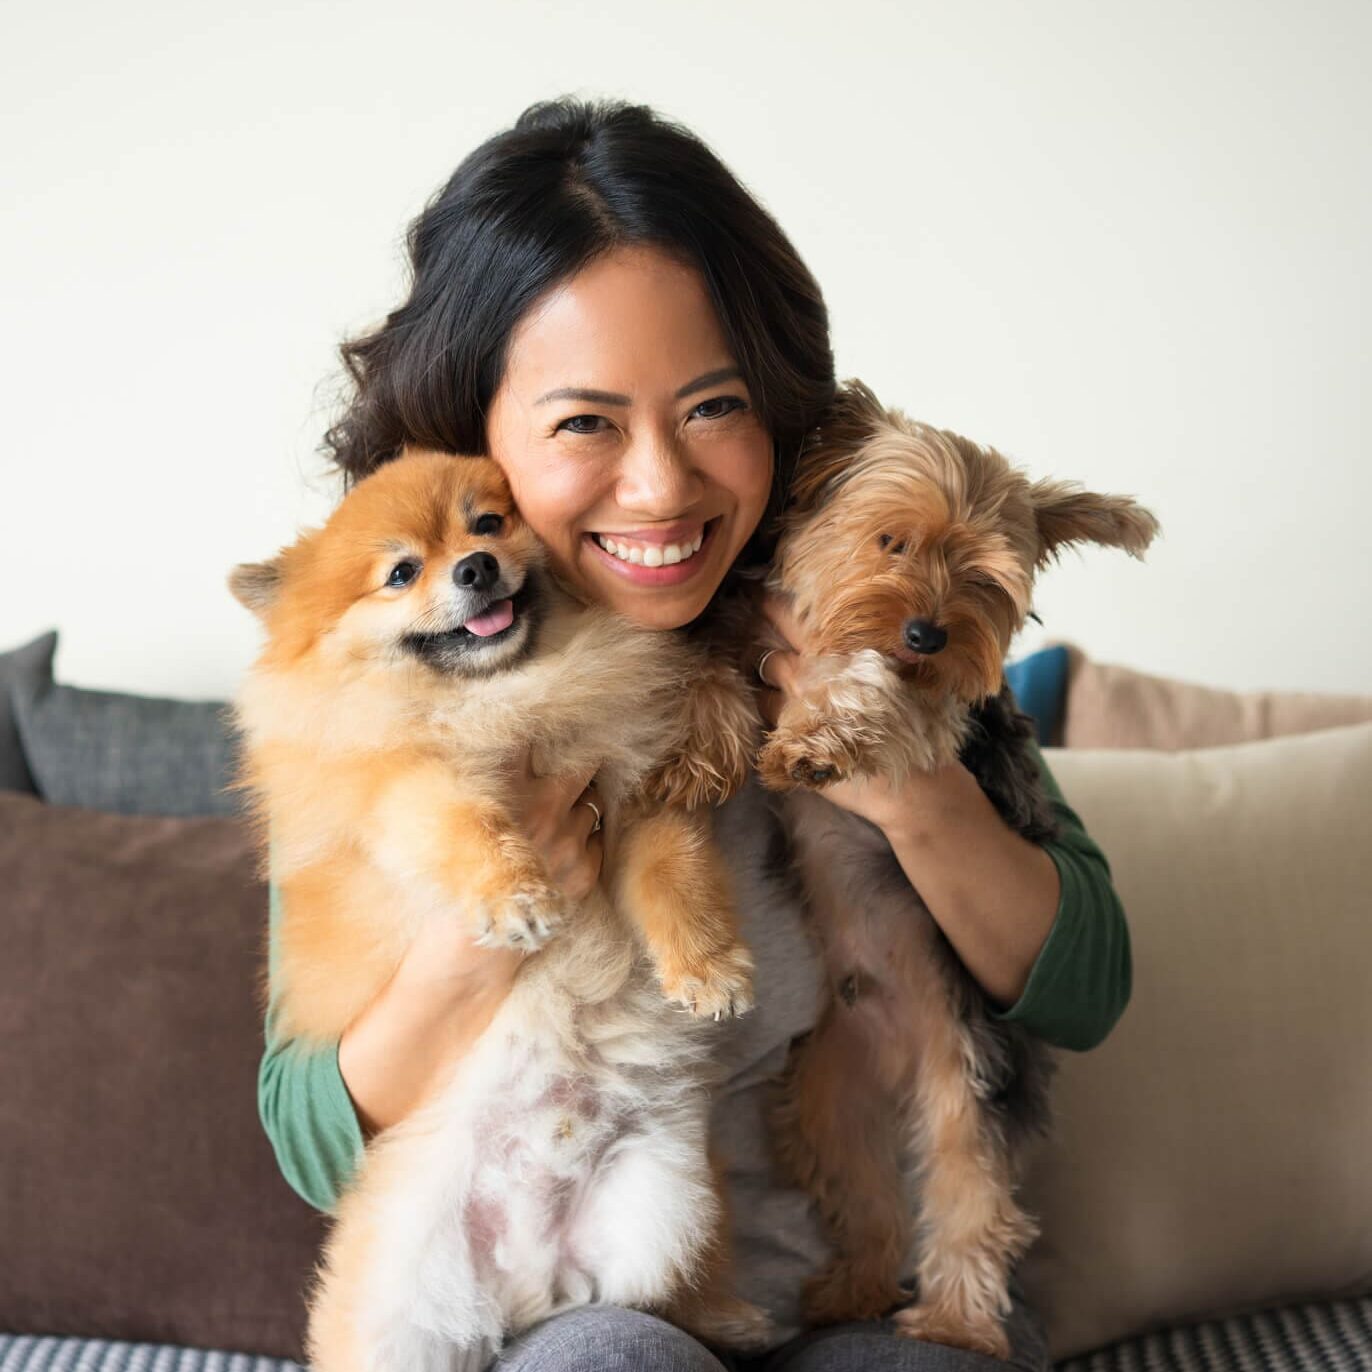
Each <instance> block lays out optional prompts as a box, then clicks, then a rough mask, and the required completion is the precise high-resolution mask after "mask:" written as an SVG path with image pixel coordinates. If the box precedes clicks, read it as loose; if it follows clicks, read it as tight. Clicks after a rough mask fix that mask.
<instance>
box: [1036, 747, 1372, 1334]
mask: <svg viewBox="0 0 1372 1372" xmlns="http://www.w3.org/2000/svg"><path fill="white" fill-rule="evenodd" d="M1048 758H1049V765H1050V767H1051V768H1052V770H1053V771H1054V773H1055V774H1056V776H1057V778H1058V781H1059V783H1060V784H1061V786H1062V788H1063V790H1064V792H1065V793H1066V794H1067V795H1068V796H1069V797H1070V798H1071V801H1072V803H1073V805H1074V806H1075V807H1076V808H1077V809H1078V811H1079V812H1080V814H1081V816H1082V818H1083V819H1084V820H1085V822H1086V824H1087V825H1088V826H1089V828H1090V830H1091V832H1092V833H1093V834H1094V835H1095V836H1096V838H1097V839H1098V840H1099V841H1100V842H1101V843H1102V844H1103V845H1104V847H1105V848H1107V849H1108V851H1109V853H1110V860H1111V864H1112V867H1113V869H1114V874H1115V879H1116V882H1117V885H1118V889H1119V893H1120V895H1121V897H1122V898H1123V900H1124V902H1125V905H1126V906H1127V907H1128V909H1129V911H1130V917H1131V918H1130V927H1131V937H1132V944H1133V962H1134V997H1133V1002H1132V1005H1131V1009H1130V1012H1129V1014H1128V1015H1127V1016H1126V1017H1125V1018H1124V1020H1123V1021H1122V1022H1121V1024H1120V1025H1119V1026H1118V1028H1117V1029H1116V1030H1115V1032H1114V1033H1113V1034H1112V1036H1111V1037H1110V1039H1109V1041H1108V1042H1106V1043H1105V1044H1103V1045H1102V1046H1101V1047H1100V1048H1099V1049H1098V1050H1097V1051H1096V1052H1095V1053H1093V1054H1090V1055H1089V1056H1086V1057H1073V1058H1065V1059H1063V1060H1062V1062H1061V1066H1060V1070H1059V1075H1058V1080H1057V1084H1056V1087H1055V1097H1054V1099H1055V1114H1056V1118H1057V1127H1056V1138H1055V1139H1054V1140H1053V1142H1052V1143H1051V1144H1050V1145H1048V1146H1045V1147H1044V1148H1042V1149H1041V1150H1040V1151H1039V1153H1038V1154H1037V1156H1036V1158H1035V1161H1034V1163H1033V1166H1032V1167H1031V1170H1030V1175H1029V1177H1028V1179H1027V1182H1026V1185H1025V1188H1024V1194H1025V1198H1026V1202H1027V1204H1028V1205H1029V1208H1030V1209H1031V1210H1032V1211H1034V1212H1036V1213H1037V1214H1038V1215H1039V1216H1040V1218H1041V1221H1042V1237H1041V1238H1040V1240H1039V1242H1038V1244H1037V1245H1036V1246H1035V1247H1034V1249H1032V1250H1031V1252H1030V1254H1029V1256H1028V1258H1027V1259H1026V1261H1025V1264H1024V1268H1023V1280H1024V1284H1025V1289H1026V1291H1027V1292H1028V1294H1029V1297H1030V1300H1031V1302H1032V1303H1033V1304H1034V1305H1035V1306H1036V1307H1037V1308H1038V1309H1040V1310H1041V1311H1042V1312H1043V1315H1044V1318H1045V1321H1046V1323H1047V1327H1048V1331H1049V1338H1050V1347H1051V1349H1052V1352H1053V1354H1054V1356H1057V1357H1061V1356H1067V1355H1071V1354H1075V1353H1078V1352H1081V1351H1084V1350H1087V1349H1090V1348H1095V1347H1098V1346H1100V1345H1102V1344H1105V1343H1107V1342H1110V1341H1112V1340H1116V1339H1121V1338H1127V1337H1131V1336H1134V1335H1136V1334H1139V1333H1142V1332H1146V1331H1148V1330H1149V1329H1151V1328H1155V1327H1157V1326H1159V1325H1164V1324H1168V1323H1171V1322H1174V1321H1180V1320H1186V1319H1193V1318H1201V1317H1205V1316H1210V1315H1219V1314H1223V1313H1224V1312H1225V1311H1228V1310H1234V1309H1238V1308H1242V1307H1246V1306H1252V1305H1256V1304H1259V1303H1265V1302H1274V1301H1279V1300H1294V1299H1301V1298H1303V1297H1307V1296H1311V1295H1315V1294H1331V1293H1333V1294H1357V1293H1360V1292H1363V1291H1366V1290H1368V1289H1369V1287H1372V1181H1370V1179H1369V1171H1368V1166H1367V1160H1368V1141H1369V1139H1372V1072H1369V1071H1368V1052H1367V1048H1368V1045H1369V1044H1372V996H1369V994H1368V989H1369V987H1370V986H1372V922H1369V920H1368V889H1369V885H1372V871H1369V846H1368V835H1369V834H1372V725H1356V726H1352V727H1347V728H1342V729H1330V730H1323V731H1320V732H1316V733H1312V734H1307V735H1303V736H1297V737H1288V738H1278V739H1271V740H1265V741H1259V742H1254V743H1247V744H1240V745H1236V746H1233V747H1226V748H1207V749H1197V750H1193V751H1189V752H1177V753H1160V752H1148V751H1129V750H1101V751H1073V750H1066V751H1052V750H1050V751H1049V753H1048Z"/></svg>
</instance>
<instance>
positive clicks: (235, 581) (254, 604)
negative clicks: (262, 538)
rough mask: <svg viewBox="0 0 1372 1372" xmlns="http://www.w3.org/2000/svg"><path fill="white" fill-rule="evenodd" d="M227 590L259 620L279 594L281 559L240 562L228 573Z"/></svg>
mask: <svg viewBox="0 0 1372 1372" xmlns="http://www.w3.org/2000/svg"><path fill="white" fill-rule="evenodd" d="M229 590H230V591H232V592H233V595H234V599H236V600H237V601H238V602H239V604H240V605H245V606H247V608H248V609H249V610H251V611H252V612H253V614H255V615H256V616H257V617H258V618H259V619H261V618H263V617H265V616H266V614H267V613H268V612H269V611H270V610H271V608H272V606H273V605H275V604H276V598H277V596H278V595H279V594H280V592H281V558H280V557H274V558H271V559H270V560H269V561H267V562H240V563H239V564H238V566H237V567H235V568H234V569H233V571H231V572H230V573H229Z"/></svg>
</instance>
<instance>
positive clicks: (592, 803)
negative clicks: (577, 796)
mask: <svg viewBox="0 0 1372 1372" xmlns="http://www.w3.org/2000/svg"><path fill="white" fill-rule="evenodd" d="M581 803H582V804H583V805H589V806H590V807H591V813H592V814H593V815H594V816H595V823H594V824H592V825H591V832H592V833H593V834H598V833H599V832H600V809H599V807H598V806H597V805H596V803H595V801H593V800H583V801H582V802H581Z"/></svg>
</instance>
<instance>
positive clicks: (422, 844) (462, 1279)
mask: <svg viewBox="0 0 1372 1372" xmlns="http://www.w3.org/2000/svg"><path fill="white" fill-rule="evenodd" d="M230 586H231V589H232V590H233V592H234V594H235V595H236V596H237V597H238V599H239V600H241V601H242V602H243V603H244V604H245V605H246V606H247V607H248V608H250V609H251V610H252V611H254V612H255V613H256V614H257V615H258V616H259V617H260V619H261V620H262V623H263V625H264V626H265V630H266V643H265V647H264V649H263V651H262V653H261V655H260V657H259V658H258V660H257V662H256V663H255V665H254V666H253V668H252V669H251V671H250V672H249V674H248V676H247V678H246V680H245V682H244V684H243V686H242V688H241V691H240V693H239V695H238V698H237V701H236V711H237V718H238V721H239V723H240V726H241V728H242V731H243V735H244V764H243V773H242V777H241V785H242V786H243V788H244V789H245V790H246V791H247V792H248V793H249V795H250V796H251V797H252V798H253V800H254V812H255V814H256V816H257V818H258V821H259V824H260V826H261V829H262V840H263V845H264V849H265V847H266V844H267V843H268V841H269V842H270V853H271V874H272V876H273V877H274V879H275V880H276V881H277V883H278V884H279V887H280V890H281V893H282V896H283V916H282V923H281V927H280V930H279V945H278V955H279V960H278V981H277V986H278V993H279V994H278V1004H279V1011H280V1031H281V1033H282V1034H283V1035H286V1036H289V1037H291V1038H295V1039H299V1040H300V1041H302V1042H304V1043H307V1044H326V1043H330V1042H336V1041H337V1040H338V1038H339V1036H340V1035H341V1034H342V1033H343V1031H344V1030H345V1029H346V1028H347V1027H348V1025H349V1024H350V1023H351V1022H352V1020H353V1019H354V1018H355V1017H356V1016H357V1015H358V1014H359V1013H360V1012H361V1010H362V1009H363V1008H364V1007H365V1006H366V1005H367V1004H368V1003H369V1002H370V1001H371V1000H372V999H373V998H374V997H375V996H376V994H377V993H378V991H379V990H380V989H381V988H382V986H383V985H384V984H385V982H386V981H387V980H388V979H389V978H390V977H391V976H392V974H393V973H394V972H395V970H396V968H397V966H398V965H399V963H400V961H401V959H402V958H403V957H404V956H405V952H406V949H407V948H408V947H409V945H410V943H411V941H412V940H413V939H414V937H415V935H416V933H417V931H419V930H420V929H421V928H422V927H423V926H424V925H425V923H426V922H427V921H432V920H456V921H460V922H461V923H462V924H463V925H464V926H465V927H466V928H467V929H469V930H470V932H471V935H472V937H473V938H474V939H475V940H476V942H478V943H481V944H485V945H489V946H508V947H514V948H519V949H523V950H525V951H526V952H528V953H530V954H533V955H532V956H529V957H528V958H527V959H526V960H525V961H524V963H523V964H522V965H521V967H520V969H519V972H518V974H517V976H516V979H515V982H514V985H513V988H512V989H511V991H510V993H509V995H508V996H507V998H506V999H505V1001H504V1002H503V1004H502V1005H501V1007H500V1009H499V1010H498V1012H497V1013H496V1015H495V1018H494V1019H493V1021H492V1022H491V1024H490V1025H489V1026H488V1028H487V1029H486V1030H485V1031H484V1033H483V1034H482V1035H481V1036H480V1038H479V1039H478V1040H477V1042H476V1043H475V1044H474V1045H473V1047H472V1048H471V1049H470V1050H469V1052H468V1053H467V1054H466V1056H465V1057H464V1058H463V1059H462V1060H461V1062H460V1063H459V1065H458V1066H457V1068H456V1069H455V1070H454V1072H453V1073H452V1075H451V1078H450V1079H449V1080H446V1081H443V1082H441V1083H439V1084H438V1085H437V1086H436V1087H435V1088H434V1090H433V1091H431V1092H430V1094H429V1096H428V1097H427V1098H426V1099H425V1100H424V1101H422V1102H421V1104H420V1105H419V1107H418V1108H417V1109H416V1110H415V1111H414V1112H413V1113H412V1114H411V1115H410V1116H408V1117H407V1118H406V1119H405V1120H403V1121H402V1122H400V1123H399V1124H396V1125H395V1126H393V1127H391V1128H389V1129H387V1130H384V1131H383V1132H382V1133H381V1134H379V1135H378V1136H377V1137H376V1138H375V1139H374V1140H373V1141H372V1142H371V1143H370V1144H369V1146H368V1148H367V1151H366V1156H365V1159H364V1161H363V1163H362V1165H361V1168H360V1171H359V1174H358V1175H357V1177H356V1178H355V1180H354V1181H353V1183H352V1184H351V1185H350V1187H349V1188H348V1189H347V1190H346V1192H345V1194H344V1195H343V1197H342V1198H341V1200H340V1203H339V1207H338V1212H337V1221H336V1224H335V1225H334V1227H333V1229H332V1231H331V1234H330V1237H329V1239H328V1241H327V1244H326V1247H325V1252H324V1256H323V1260H322V1265H321V1270H320V1273H319V1276H318V1280H317V1283H316V1288H315V1290H314V1292H313V1296H312V1300H311V1305H310V1318H309V1334H308V1351H309V1361H310V1365H311V1367H312V1368H313V1369H315V1372H378V1369H391V1370H393V1372H421V1370H422V1369H430V1372H433V1370H436V1369H439V1368H442V1369H444V1372H467V1369H475V1368H479V1367H482V1366H484V1365H485V1364H486V1363H488V1362H489V1361H490V1360H491V1359H492V1357H493V1356H494V1355H495V1353H496V1352H497V1350H498V1349H499V1348H500V1346H501V1344H502V1342H503V1341H504V1340H505V1339H506V1338H507V1337H508V1336H510V1335H511V1334H513V1333H517V1332H518V1331H520V1330H522V1329H524V1328H526V1327H527V1326H529V1325H531V1324H533V1323H534V1322H536V1321H538V1320H541V1319H543V1318H545V1317H547V1316H549V1315H551V1314H553V1313H555V1312H556V1311H558V1310H561V1309H564V1308H566V1307H569V1306H573V1305H577V1304H581V1303H584V1302H589V1301H605V1302H612V1303H615V1304H619V1305H628V1306H637V1307H642V1308H653V1309H657V1310H661V1311H664V1312H666V1313H669V1314H671V1315H672V1317H673V1318H676V1319H677V1320H678V1322H680V1323H683V1324H685V1325H687V1326H688V1327H690V1328H692V1329H693V1330H695V1331H696V1332H699V1333H701V1335H702V1336H703V1337H707V1338H711V1339H714V1340H715V1341H717V1342H721V1343H737V1344H747V1343H756V1342H758V1341H761V1340H764V1339H765V1336H766V1320H765V1317H763V1316H762V1315H761V1313H760V1312H758V1311H757V1310H756V1309H755V1308H754V1307H752V1306H748V1305H746V1304H745V1303H744V1302H742V1301H739V1300H734V1299H732V1298H731V1297H729V1295H728V1294H727V1290H726V1286H727V1282H726V1281H725V1279H724V1270H725V1268H726V1266H727V1259H726V1255H725V1253H724V1239H723V1236H722V1227H721V1226H722V1223H723V1217H722V1206H721V1201H720V1198H719V1195H718V1188H717V1185H716V1182H715V1179H714V1177H713V1176H712V1170H711V1165H710V1161H709V1159H708V1157H707V1152H706V1148H707V1122H708V1119H707V1117H708V1105H709V1085H710V1080H709V1077H710V1069H709V1049H710V1044H709V1042H708V1031H707V1030H705V1028H704V1026H703V1024H702V1021H708V1020H710V1019H712V1018H713V1019H718V1018H720V1017H723V1016H727V1015H735V1014H739V1013H742V1012H743V1011H745V1010H746V1009H747V1008H748V1007H749V1004H750V986H751V968H752V962H751V958H750V956H749V954H748V951H747V949H746V947H745V946H744V945H743V943H742V942H741V941H740V937H739V933H738V928H737V923H736V919H735V912H734V909H733V906H732V904H731V897H730V891H729V885H728V881H727V878H726V874H725V872H724V870H723V868H722V865H721V859H720V858H719V857H718V855H717V853H716V851H715V849H714V847H713V843H712V836H711V832H710V827H709V816H708V812H707V811H705V810H704V809H692V808H690V807H688V806H687V805H685V804H679V805H664V804H662V803H660V802H659V801H657V800H655V799H654V798H653V797H654V795H657V794H666V793H671V794H683V793H693V794H695V795H696V798H701V797H702V796H704V797H709V798H714V799H720V798H722V797H723V795H725V794H727V793H728V791H729V790H730V789H732V787H733V786H734V785H736V784H737V783H738V782H739V781H741V779H742V777H743V775H744V771H745V768H746V766H747V763H748V759H749V757H750V755H751V750H752V749H753V747H755V744H756V725H755V712H754V708H753V705H752V698H751V692H750V689H749V688H748V687H747V685H746V684H745V683H744V682H743V680H742V679H741V678H738V677H737V674H735V678H736V679H735V680H734V681H733V683H732V687H731V684H730V682H729V679H728V677H727V675H726V674H725V673H723V672H721V670H720V669H719V667H718V664H712V663H706V662H703V661H702V660H701V658H700V650H699V649H697V648H694V647H692V646H691V645H689V644H688V643H687V642H686V641H685V640H684V639H683V638H682V637H681V636H680V635H677V634H671V633H661V632H651V631H648V630H643V629H639V628H636V627H634V626H633V625H631V624H629V623H628V622H627V621H625V620H623V619H621V618H619V617H617V616H614V615H612V614H610V613H609V612H608V611H606V610H603V609H601V608H599V607H595V606H589V605H585V604H582V603H580V602H578V601H577V600H576V599H575V598H574V597H573V596H572V595H571V594H570V593H569V592H568V590H567V589H566V588H565V587H564V586H563V585H561V584H560V583H559V582H558V580H557V579H556V578H555V577H554V575H553V574H552V572H551V571H550V569H549V568H548V566H547V564H546V558H545V553H544V549H543V547H542V545H541V544H540V543H539V542H538V540H537V539H536V538H535V536H534V535H533V533H532V532H531V530H530V529H529V528H528V526H527V525H526V524H525V523H524V521H523V520H522V519H521V518H520V515H519V513H518V511H517V509H516V508H515V505H514V503H513V500H512V498H511V495H510V491H509V488H508V487H507V485H506V483H505V480H504V478H503V476H502V474H501V472H500V469H499V468H498V467H497V465H496V464H495V463H494V462H493V461H491V460H489V459H486V458H469V457H454V456H450V455H448V454H442V453H427V452H410V453H406V454H402V455H401V456H400V457H399V458H397V459H396V460H394V461H392V462H389V463H387V464H386V465H384V466H383V467H381V468H380V469H378V470H377V471H376V472H374V473H373V474H372V475H370V476H368V477H366V478H365V479H364V480H363V481H361V482H359V483H358V484H357V485H356V486H355V487H354V488H353V489H352V490H351V491H350V492H349V493H348V494H347V496H346V497H345V498H344V500H343V501H342V503H341V504H340V505H339V507H338V508H337V510H336V511H335V512H334V514H333V515H332V517H331V518H330V519H329V520H328V522H327V523H326V524H325V526H324V527H323V528H322V529H318V530H314V531H311V532H308V533H306V534H305V535H304V536H302V537H301V538H300V539H299V541H298V542H296V543H295V544H293V545H292V546H291V547H288V548H286V549H284V550H283V551H282V552H281V553H280V554H279V555H278V556H277V557H275V558H273V559H272V560H270V561H268V562H262V563H256V564H247V565H243V566H240V567H238V568H236V569H235V571H234V572H233V573H232V575H231V577H230ZM693 677H694V678H699V679H705V678H708V679H709V680H710V681H711V682H712V683H713V684H714V686H715V687H716V688H717V689H712V690H710V691H709V692H699V691H697V692H693V693H692V694H691V696H690V698H689V701H686V700H684V699H683V697H682V694H681V693H680V692H678V691H677V690H675V689H673V684H674V683H679V682H683V681H688V680H691V679H692V678H693ZM526 750H531V753H532V757H533V765H534V770H535V772H537V773H539V774H542V775H552V774H556V773H559V772H571V771H575V770H580V769H584V770H585V771H591V770H592V769H596V783H595V790H594V795H595V797H596V804H595V806H594V807H593V808H595V809H597V810H598V811H599V812H600V813H602V814H603V817H604V837H605V849H604V866H603V878H602V886H601V887H600V888H598V889H597V890H596V891H595V892H594V893H593V894H592V895H591V896H590V897H589V898H587V899H586V900H583V901H579V902H576V903H574V904H570V903H569V902H568V901H566V900H565V899H564V898H563V897H562V896H561V895H560V893H559V892H558V891H557V890H556V889H554V887H553V886H552V885H550V883H549V881H548V879H547V876H546V874H545V872H544V870H543V867H542V863H541V861H540V858H539V856H538V854H537V853H536V852H535V851H533V849H532V848H531V847H530V846H529V844H528V842H527V841H526V840H525V839H524V837H523V836H522V834H521V832H520V830H519V828H518V826H517V824H516V822H515V821H514V819H513V817H512V816H511V814H510V812H509V810H508V808H507V802H506V799H505V796H506V794H507V792H506V784H507V783H505V782H504V780H503V777H504V775H505V773H506V769H507V768H508V767H509V766H510V765H511V764H512V762H513V761H514V760H515V759H516V758H518V757H520V755H522V754H523V753H525V751H526ZM682 1007H685V1009H686V1010H687V1011H689V1012H690V1013H689V1014H685V1013H683V1011H682Z"/></svg>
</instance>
